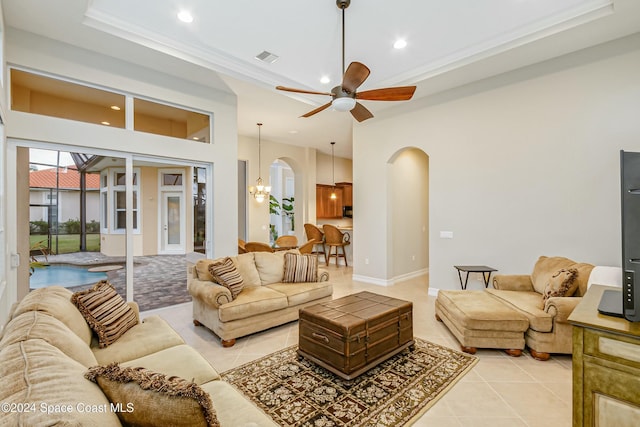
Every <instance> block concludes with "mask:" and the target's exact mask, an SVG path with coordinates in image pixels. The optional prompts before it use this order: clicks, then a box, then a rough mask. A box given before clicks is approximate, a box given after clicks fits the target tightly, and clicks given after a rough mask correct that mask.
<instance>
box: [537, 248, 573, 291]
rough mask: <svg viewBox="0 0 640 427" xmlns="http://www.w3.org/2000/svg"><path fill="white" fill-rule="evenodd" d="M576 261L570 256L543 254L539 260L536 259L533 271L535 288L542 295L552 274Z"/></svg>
mask: <svg viewBox="0 0 640 427" xmlns="http://www.w3.org/2000/svg"><path fill="white" fill-rule="evenodd" d="M575 263H576V262H575V261H572V260H570V259H569V258H564V257H557V256H556V257H547V256H541V257H540V258H538V261H536V264H535V266H534V267H533V272H532V273H531V282H532V283H533V289H534V290H535V291H536V292H537V293H539V294H541V295H542V294H543V293H544V288H545V287H546V286H547V283H549V279H551V276H553V275H554V274H555V273H556V272H557V271H558V270H560V269H562V268H569V267H571V266H573V265H574V264H575Z"/></svg>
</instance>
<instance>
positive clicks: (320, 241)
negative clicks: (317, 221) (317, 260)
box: [304, 224, 327, 261]
mask: <svg viewBox="0 0 640 427" xmlns="http://www.w3.org/2000/svg"><path fill="white" fill-rule="evenodd" d="M304 232H305V234H306V235H307V240H315V241H316V243H315V244H314V245H313V250H312V251H311V253H312V254H315V255H319V254H322V255H324V258H325V261H326V259H327V253H326V248H325V246H324V233H323V232H322V230H320V229H319V228H318V227H316V226H315V225H313V224H305V225H304ZM318 246H321V247H322V250H319V249H317V247H318Z"/></svg>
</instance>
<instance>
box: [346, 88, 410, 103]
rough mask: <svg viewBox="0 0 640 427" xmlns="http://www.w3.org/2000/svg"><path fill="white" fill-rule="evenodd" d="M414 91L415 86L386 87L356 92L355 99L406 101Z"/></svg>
mask: <svg viewBox="0 0 640 427" xmlns="http://www.w3.org/2000/svg"><path fill="white" fill-rule="evenodd" d="M415 91H416V87H415V86H398V87H387V88H383V89H372V90H365V91H363V92H358V93H356V98H357V99H366V100H368V101H408V100H409V99H411V97H412V96H413V93H414V92H415Z"/></svg>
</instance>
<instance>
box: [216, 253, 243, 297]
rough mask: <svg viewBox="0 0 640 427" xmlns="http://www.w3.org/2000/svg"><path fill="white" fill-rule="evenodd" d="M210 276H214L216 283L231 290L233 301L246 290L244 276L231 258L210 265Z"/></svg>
mask: <svg viewBox="0 0 640 427" xmlns="http://www.w3.org/2000/svg"><path fill="white" fill-rule="evenodd" d="M209 274H211V276H213V279H214V282H216V283H218V284H220V285H222V286H224V287H225V288H227V289H229V291H230V292H231V299H232V300H234V299H236V297H237V296H238V294H239V293H240V292H242V288H244V282H243V280H242V276H240V273H239V272H238V269H237V268H236V266H235V265H234V263H233V261H232V260H231V258H229V257H226V258H223V259H222V260H220V261H216V262H212V263H211V264H209Z"/></svg>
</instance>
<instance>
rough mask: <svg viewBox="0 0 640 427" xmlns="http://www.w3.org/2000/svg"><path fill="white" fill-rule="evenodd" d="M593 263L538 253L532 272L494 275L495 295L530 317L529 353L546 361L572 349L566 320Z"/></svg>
mask: <svg viewBox="0 0 640 427" xmlns="http://www.w3.org/2000/svg"><path fill="white" fill-rule="evenodd" d="M593 269H594V266H593V265H591V264H586V263H577V262H575V261H572V260H570V259H568V258H563V257H546V256H541V257H540V258H539V259H538V261H537V262H536V264H535V266H534V267H533V272H532V273H531V275H524V274H522V275H496V276H494V278H493V287H494V289H487V292H489V293H490V294H491V295H493V296H494V297H496V298H498V299H499V300H501V301H502V302H504V303H506V304H508V305H509V306H510V307H512V308H514V309H516V310H517V311H519V312H520V313H522V314H524V315H525V316H526V317H527V318H528V319H529V329H527V331H526V332H525V343H526V345H527V346H528V347H529V350H530V352H531V355H532V356H533V357H534V358H536V359H538V360H547V359H548V358H549V357H550V353H566V354H571V352H572V327H571V324H569V323H568V321H567V319H568V317H569V315H570V314H571V312H572V311H573V309H574V308H575V307H576V305H578V303H579V302H580V301H581V300H582V296H583V295H584V294H585V293H586V292H587V285H588V283H589V276H590V275H591V272H592V270H593Z"/></svg>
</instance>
